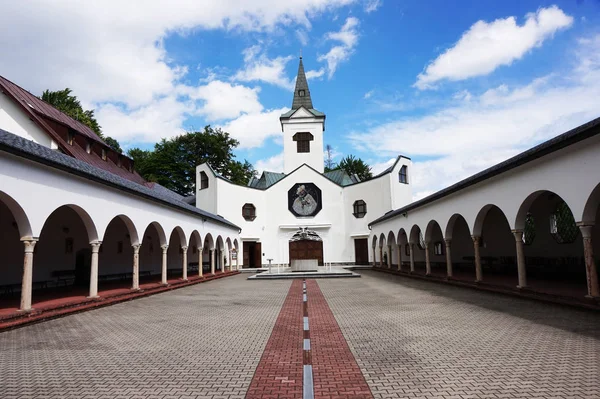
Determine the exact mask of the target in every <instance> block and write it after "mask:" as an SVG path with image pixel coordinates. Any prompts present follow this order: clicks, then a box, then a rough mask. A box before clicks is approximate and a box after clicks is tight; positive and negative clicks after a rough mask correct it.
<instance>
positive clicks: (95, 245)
mask: <svg viewBox="0 0 600 399" xmlns="http://www.w3.org/2000/svg"><path fill="white" fill-rule="evenodd" d="M90 245H91V246H92V253H95V252H98V251H99V250H100V245H102V241H94V242H90Z"/></svg>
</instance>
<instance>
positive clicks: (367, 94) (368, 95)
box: [363, 90, 375, 100]
mask: <svg viewBox="0 0 600 399" xmlns="http://www.w3.org/2000/svg"><path fill="white" fill-rule="evenodd" d="M374 93H375V90H369V91H368V92H366V93H365V95H364V96H363V99H364V100H368V99H369V98H371V97H372V96H373V94H374Z"/></svg>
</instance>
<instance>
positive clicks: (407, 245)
mask: <svg viewBox="0 0 600 399" xmlns="http://www.w3.org/2000/svg"><path fill="white" fill-rule="evenodd" d="M404 254H405V255H406V256H410V244H406V245H404Z"/></svg>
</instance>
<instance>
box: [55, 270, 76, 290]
mask: <svg viewBox="0 0 600 399" xmlns="http://www.w3.org/2000/svg"><path fill="white" fill-rule="evenodd" d="M52 277H55V278H56V285H59V284H61V283H62V284H64V285H65V286H66V285H67V283H71V284H72V283H74V282H75V269H73V270H54V271H53V272H52Z"/></svg>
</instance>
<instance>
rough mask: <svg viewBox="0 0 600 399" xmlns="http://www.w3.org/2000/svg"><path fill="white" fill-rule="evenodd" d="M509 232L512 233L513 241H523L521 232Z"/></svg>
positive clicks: (517, 230) (518, 230)
mask: <svg viewBox="0 0 600 399" xmlns="http://www.w3.org/2000/svg"><path fill="white" fill-rule="evenodd" d="M511 231H512V233H513V235H514V236H515V241H523V230H521V229H514V230H511Z"/></svg>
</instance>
